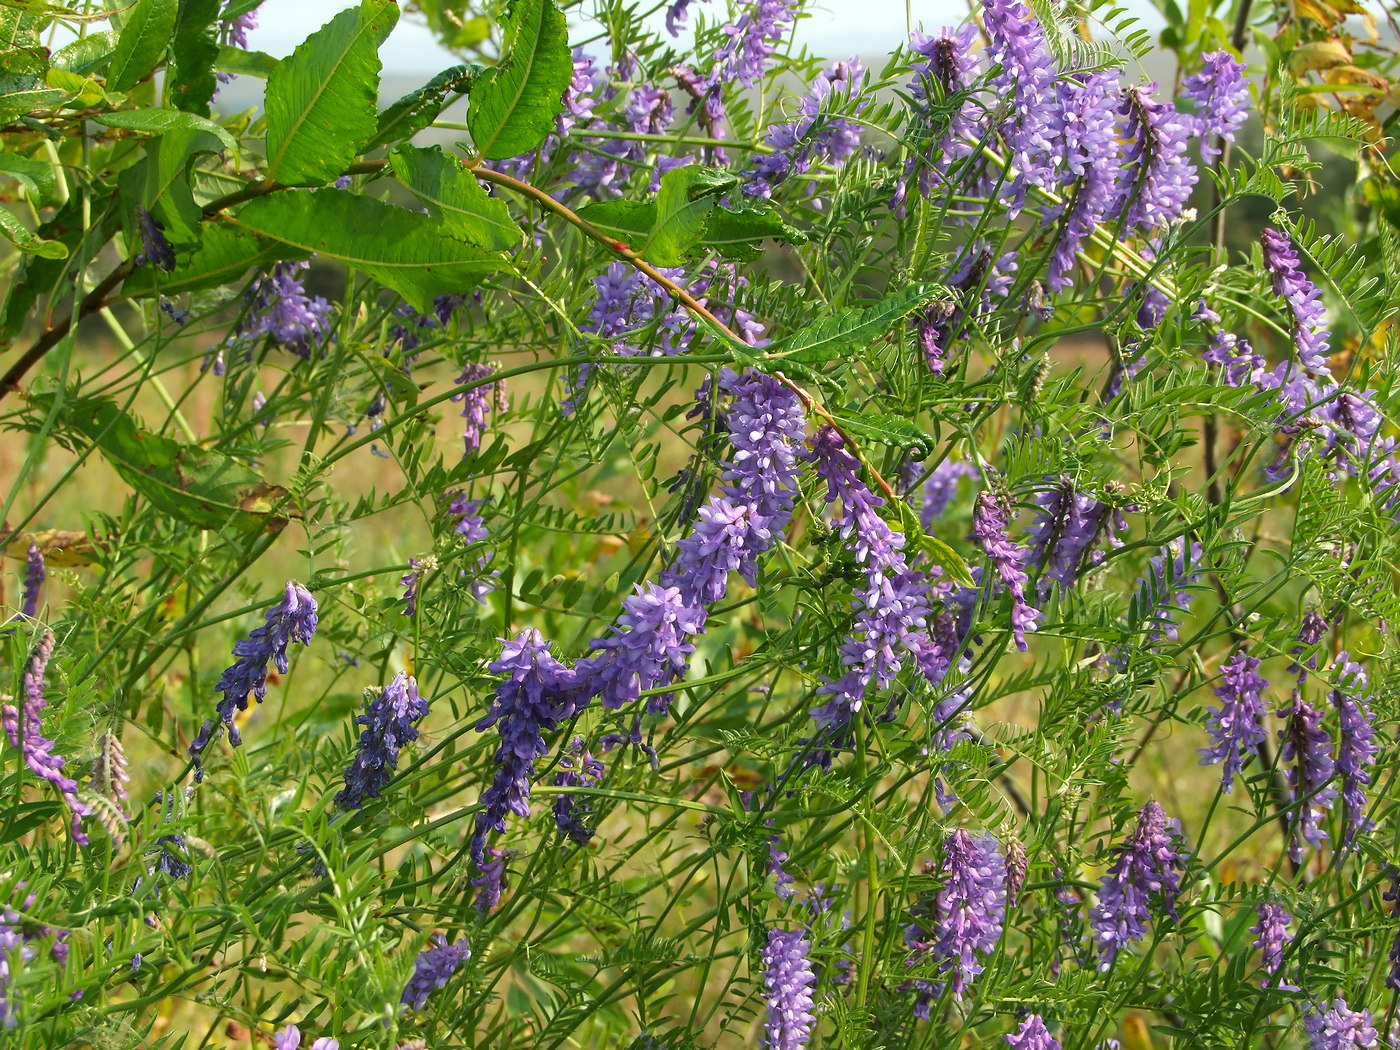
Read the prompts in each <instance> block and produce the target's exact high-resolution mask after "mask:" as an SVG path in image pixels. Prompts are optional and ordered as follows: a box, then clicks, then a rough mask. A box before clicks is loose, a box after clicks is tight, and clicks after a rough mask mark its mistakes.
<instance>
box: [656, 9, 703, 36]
mask: <svg viewBox="0 0 1400 1050" xmlns="http://www.w3.org/2000/svg"><path fill="white" fill-rule="evenodd" d="M707 2H708V0H707ZM690 4H691V0H671V6H670V7H668V8H666V32H668V33H670V34H671V35H672V36H680V33H681V26H683V25H685V22H686V17H687V15H688V14H689V10H688V8H689V7H690Z"/></svg>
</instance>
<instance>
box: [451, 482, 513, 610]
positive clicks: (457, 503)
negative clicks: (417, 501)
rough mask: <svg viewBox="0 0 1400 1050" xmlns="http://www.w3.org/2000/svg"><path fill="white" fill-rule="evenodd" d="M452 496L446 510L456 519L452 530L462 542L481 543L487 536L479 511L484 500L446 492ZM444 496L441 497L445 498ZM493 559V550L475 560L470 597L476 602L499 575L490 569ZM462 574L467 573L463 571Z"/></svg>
mask: <svg viewBox="0 0 1400 1050" xmlns="http://www.w3.org/2000/svg"><path fill="white" fill-rule="evenodd" d="M448 495H450V496H451V497H452V500H451V502H450V503H449V504H448V507H447V510H448V513H449V514H450V515H452V516H453V517H455V518H456V519H457V520H456V522H455V523H454V524H453V526H452V531H453V532H455V533H457V535H458V536H461V537H462V542H463V543H466V544H467V545H468V546H470V545H471V544H473V543H481V542H482V541H484V540H486V539H487V538H488V537H489V535H490V534H489V533H488V532H487V531H486V519H485V518H484V517H482V515H481V514H480V513H479V512H480V510H481V507H482V504H483V503H485V502H486V501H485V500H479V499H468V498H467V496H466V494H465V493H463V492H460V491H456V492H450V493H448ZM446 498H447V496H444V497H443V499H446ZM494 559H495V552H494V551H486V552H485V553H484V554H482V555H481V556H480V557H479V558H477V560H476V569H475V573H474V574H473V575H472V580H471V592H472V597H473V598H475V599H476V600H477V601H478V602H485V601H486V596H487V595H489V594H490V593H491V592H492V591H494V590H495V589H496V584H495V581H496V579H497V578H498V577H499V576H500V570H499V569H497V570H494V571H491V570H490V565H491V562H492V561H493V560H494ZM462 575H463V576H466V575H468V573H467V572H466V571H463V573H462Z"/></svg>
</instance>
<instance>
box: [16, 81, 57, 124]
mask: <svg viewBox="0 0 1400 1050" xmlns="http://www.w3.org/2000/svg"><path fill="white" fill-rule="evenodd" d="M68 98H69V93H68V92H67V91H55V90H54V89H53V88H50V87H37V88H26V89H25V90H23V91H11V92H9V93H8V94H5V95H0V123H3V124H8V123H10V122H11V121H13V120H14V119H15V118H17V117H22V116H24V115H25V114H26V113H33V112H35V111H36V110H41V109H51V108H53V107H54V106H57V105H59V104H60V103H62V102H64V101H66V100H67V99H68Z"/></svg>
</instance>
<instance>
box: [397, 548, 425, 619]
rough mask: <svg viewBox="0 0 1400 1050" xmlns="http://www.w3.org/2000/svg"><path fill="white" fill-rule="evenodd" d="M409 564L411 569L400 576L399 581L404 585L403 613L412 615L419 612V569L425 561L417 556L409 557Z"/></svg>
mask: <svg viewBox="0 0 1400 1050" xmlns="http://www.w3.org/2000/svg"><path fill="white" fill-rule="evenodd" d="M408 564H409V570H408V572H406V573H404V575H402V576H400V577H399V583H401V584H402V585H403V614H404V615H405V616H408V617H412V616H414V615H415V614H416V613H417V612H418V584H419V581H420V573H419V571H418V569H419V566H421V565H422V564H423V563H422V562H420V561H419V560H418V559H417V558H409V559H408Z"/></svg>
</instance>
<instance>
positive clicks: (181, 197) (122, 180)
mask: <svg viewBox="0 0 1400 1050" xmlns="http://www.w3.org/2000/svg"><path fill="white" fill-rule="evenodd" d="M221 147H222V143H220V141H219V139H218V138H217V137H216V136H215V135H213V134H211V133H210V132H208V131H203V130H195V129H193V128H174V129H172V130H170V131H167V132H166V133H165V134H164V135H158V136H156V137H155V138H153V139H151V140H150V141H149V142H147V143H146V156H145V157H143V158H142V159H141V160H140V161H139V162H138V163H136V164H133V165H132V166H131V167H129V168H127V169H126V170H125V171H123V172H122V173H121V175H120V176H118V179H117V182H118V184H119V185H120V186H121V188H122V193H123V197H124V200H125V202H126V203H127V204H128V205H129V206H130V207H131V209H132V210H131V212H130V214H129V215H128V217H127V228H128V229H129V230H131V231H132V232H133V233H135V232H136V227H135V207H136V206H137V205H140V206H141V207H143V208H145V209H146V210H147V211H149V212H150V213H151V214H152V215H153V216H155V218H156V219H157V221H159V222H160V224H161V225H162V226H163V227H165V239H166V240H168V241H169V242H170V243H171V244H172V245H176V246H179V245H193V244H198V243H199V239H200V235H201V233H202V229H201V222H200V220H201V219H202V218H203V211H202V209H201V208H200V206H199V205H198V204H197V203H196V202H195V199H194V193H193V191H192V190H191V188H190V168H191V166H192V165H193V164H194V159H195V157H196V156H197V155H198V154H200V153H218V152H219V150H220V148H221ZM133 243H135V242H133Z"/></svg>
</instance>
